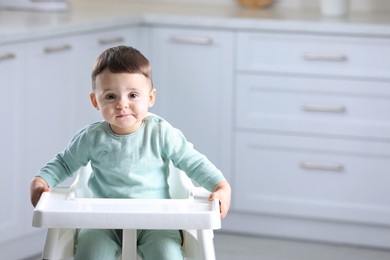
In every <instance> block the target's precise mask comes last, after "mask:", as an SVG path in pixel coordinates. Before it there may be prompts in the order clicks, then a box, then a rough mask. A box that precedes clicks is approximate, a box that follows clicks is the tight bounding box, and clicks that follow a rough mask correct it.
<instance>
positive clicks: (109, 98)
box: [104, 93, 116, 100]
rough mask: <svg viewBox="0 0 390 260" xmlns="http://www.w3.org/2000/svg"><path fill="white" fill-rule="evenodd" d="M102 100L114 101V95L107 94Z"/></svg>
mask: <svg viewBox="0 0 390 260" xmlns="http://www.w3.org/2000/svg"><path fill="white" fill-rule="evenodd" d="M104 98H105V99H107V100H114V99H115V98H116V95H115V94H112V93H109V94H107V95H106V96H105V97H104Z"/></svg>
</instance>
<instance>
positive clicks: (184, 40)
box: [170, 36, 213, 45]
mask: <svg viewBox="0 0 390 260" xmlns="http://www.w3.org/2000/svg"><path fill="white" fill-rule="evenodd" d="M170 41H171V42H174V43H181V44H195V45H211V44H213V39H212V38H210V37H193V36H172V37H171V38H170Z"/></svg>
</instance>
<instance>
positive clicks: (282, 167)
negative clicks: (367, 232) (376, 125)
mask: <svg viewBox="0 0 390 260" xmlns="http://www.w3.org/2000/svg"><path fill="white" fill-rule="evenodd" d="M235 158H236V159H235V169H234V170H235V176H236V177H235V186H234V190H235V192H234V201H235V209H236V210H239V211H242V212H251V213H261V214H268V215H270V214H271V215H281V216H290V217H291V216H292V217H304V218H314V219H323V220H332V221H333V220H336V221H352V222H357V223H369V224H380V225H390V189H389V185H388V184H389V183H390V171H389V169H390V144H389V143H385V144H384V143H376V142H357V141H347V140H332V139H321V138H309V137H289V136H283V135H260V134H246V133H238V134H236V151H235Z"/></svg>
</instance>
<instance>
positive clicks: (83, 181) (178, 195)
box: [68, 163, 195, 199]
mask: <svg viewBox="0 0 390 260" xmlns="http://www.w3.org/2000/svg"><path fill="white" fill-rule="evenodd" d="M91 173H92V168H91V164H90V163H88V164H87V165H86V166H85V167H81V168H80V170H79V171H78V172H77V174H76V178H75V180H74V182H73V183H72V185H71V186H70V192H69V197H68V198H69V199H72V198H93V194H92V191H91V190H90V189H89V188H88V180H89V178H90V176H91ZM168 185H169V194H170V196H171V198H172V199H189V198H191V197H192V196H193V195H194V194H193V190H194V188H195V185H194V184H193V183H192V181H191V179H190V178H188V176H187V175H186V174H185V173H184V172H183V171H181V170H179V169H178V168H176V167H174V166H173V164H172V163H171V164H170V165H169V176H168Z"/></svg>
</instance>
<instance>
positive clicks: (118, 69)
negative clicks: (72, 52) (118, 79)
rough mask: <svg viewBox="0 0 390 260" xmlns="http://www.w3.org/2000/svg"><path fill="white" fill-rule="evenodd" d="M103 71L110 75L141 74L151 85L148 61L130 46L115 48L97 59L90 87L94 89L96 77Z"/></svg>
mask: <svg viewBox="0 0 390 260" xmlns="http://www.w3.org/2000/svg"><path fill="white" fill-rule="evenodd" d="M105 69H109V70H110V71H111V72H112V73H136V74H142V75H144V76H145V77H146V78H148V79H149V80H150V83H151V86H153V83H152V68H151V66H150V63H149V60H148V59H147V58H146V57H145V56H144V55H142V53H141V52H140V51H139V50H137V49H135V48H133V47H130V46H117V47H112V48H109V49H107V50H105V51H104V52H103V53H102V54H100V55H99V57H98V58H97V60H96V62H95V65H94V66H93V70H92V75H91V77H92V86H93V88H95V81H96V77H97V76H98V75H99V74H100V73H102V72H103V71H104V70H105Z"/></svg>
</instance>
